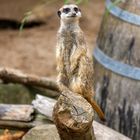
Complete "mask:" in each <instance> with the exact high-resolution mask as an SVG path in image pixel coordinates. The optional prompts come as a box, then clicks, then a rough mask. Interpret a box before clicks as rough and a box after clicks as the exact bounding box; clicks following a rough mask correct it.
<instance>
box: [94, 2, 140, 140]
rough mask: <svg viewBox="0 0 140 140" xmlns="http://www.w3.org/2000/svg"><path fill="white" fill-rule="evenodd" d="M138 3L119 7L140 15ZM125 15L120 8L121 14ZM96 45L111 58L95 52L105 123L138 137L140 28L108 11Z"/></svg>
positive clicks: (97, 84) (97, 96)
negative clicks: (135, 70) (136, 70)
mask: <svg viewBox="0 0 140 140" xmlns="http://www.w3.org/2000/svg"><path fill="white" fill-rule="evenodd" d="M112 1H114V0H112ZM138 3H139V0H126V1H122V2H120V3H119V5H117V6H118V7H121V8H122V9H123V10H125V11H127V12H132V13H133V14H136V15H137V16H140V8H138ZM113 9H114V7H113V8H111V7H110V10H113ZM123 14H124V12H123V11H121V12H120V15H119V16H122V15H123ZM105 15H106V14H105ZM123 16H124V15H123ZM127 17H128V16H127ZM128 19H129V17H128ZM136 19H137V18H136ZM132 22H133V21H132ZM97 46H98V47H97V48H98V50H99V49H100V50H101V52H102V53H103V54H104V55H105V56H106V57H107V58H109V59H108V61H106V60H105V59H104V58H105V57H104V55H102V54H101V55H98V56H97V51H96V52H95V55H94V56H95V58H96V60H95V63H94V64H95V65H94V68H95V75H94V78H95V91H96V94H95V96H96V99H97V102H98V104H99V105H100V106H101V108H102V109H103V111H104V112H105V114H106V119H107V121H106V125H107V126H109V127H111V128H114V129H115V130H117V131H120V132H121V133H123V134H125V135H127V136H129V137H131V138H132V139H135V140H139V138H140V80H138V79H139V78H140V76H136V77H134V75H135V74H137V72H134V71H133V70H134V68H135V67H137V68H136V69H140V27H139V26H136V25H135V24H132V23H130V22H128V21H124V20H122V19H121V18H120V17H119V18H118V17H116V16H115V14H108V16H104V18H103V22H102V24H101V29H100V32H99V35H98V39H97ZM95 50H96V49H95ZM98 52H99V51H98ZM126 66H127V67H126ZM128 67H129V68H130V69H131V70H130V71H128ZM139 71H140V70H139Z"/></svg>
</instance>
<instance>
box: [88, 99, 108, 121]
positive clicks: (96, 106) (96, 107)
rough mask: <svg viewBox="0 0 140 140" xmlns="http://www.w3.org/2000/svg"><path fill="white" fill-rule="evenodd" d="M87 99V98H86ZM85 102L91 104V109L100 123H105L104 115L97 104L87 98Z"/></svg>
mask: <svg viewBox="0 0 140 140" xmlns="http://www.w3.org/2000/svg"><path fill="white" fill-rule="evenodd" d="M86 99H87V98H86ZM87 101H88V102H89V103H90V104H91V106H92V107H93V109H94V110H95V111H96V112H97V114H98V116H99V118H100V119H101V120H102V121H106V119H105V115H104V113H103V111H102V110H101V108H100V107H99V106H98V104H97V103H96V101H95V100H93V99H90V98H88V99H87Z"/></svg>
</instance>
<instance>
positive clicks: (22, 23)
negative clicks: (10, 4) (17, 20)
mask: <svg viewBox="0 0 140 140" xmlns="http://www.w3.org/2000/svg"><path fill="white" fill-rule="evenodd" d="M31 14H32V11H29V12H27V13H25V16H24V18H23V19H22V21H21V25H20V28H19V31H20V32H21V31H22V30H23V27H24V24H25V22H27V20H28V18H29V17H30V15H31Z"/></svg>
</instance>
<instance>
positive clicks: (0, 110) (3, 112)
mask: <svg viewBox="0 0 140 140" xmlns="http://www.w3.org/2000/svg"><path fill="white" fill-rule="evenodd" d="M33 113H34V108H33V106H31V105H11V104H10V105H9V104H0V120H12V121H24V122H28V121H31V120H32V119H33V115H32V114H33Z"/></svg>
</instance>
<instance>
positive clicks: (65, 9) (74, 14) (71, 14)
mask: <svg viewBox="0 0 140 140" xmlns="http://www.w3.org/2000/svg"><path fill="white" fill-rule="evenodd" d="M57 14H58V16H59V17H60V18H61V19H62V20H63V19H64V20H72V19H79V18H80V17H81V10H80V9H79V8H78V6H77V5H75V4H69V5H64V6H62V7H61V8H60V9H59V11H58V12H57Z"/></svg>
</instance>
